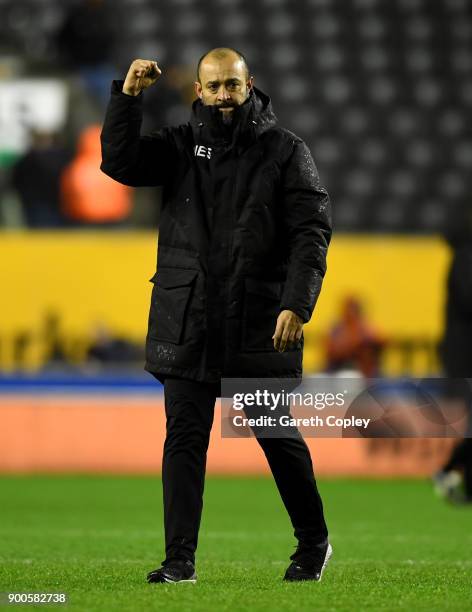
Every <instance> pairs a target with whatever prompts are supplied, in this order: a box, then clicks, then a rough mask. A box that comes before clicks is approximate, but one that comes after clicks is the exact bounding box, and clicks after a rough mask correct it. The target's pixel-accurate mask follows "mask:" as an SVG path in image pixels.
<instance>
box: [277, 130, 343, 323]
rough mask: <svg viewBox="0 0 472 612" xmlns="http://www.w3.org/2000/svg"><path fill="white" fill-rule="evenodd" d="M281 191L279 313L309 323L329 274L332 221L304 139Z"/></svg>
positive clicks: (295, 151)
mask: <svg viewBox="0 0 472 612" xmlns="http://www.w3.org/2000/svg"><path fill="white" fill-rule="evenodd" d="M282 189H283V194H282V198H283V226H284V232H285V235H286V239H287V251H288V271H287V280H286V283H285V287H284V292H283V295H282V301H281V305H280V310H284V309H288V310H292V311H293V312H295V313H296V314H298V315H299V316H300V317H301V318H302V319H303V321H304V323H307V322H308V321H309V320H310V318H311V315H312V313H313V310H314V307H315V304H316V302H317V300H318V296H319V294H320V291H321V284H322V281H323V277H324V275H325V273H326V255H327V251H328V246H329V243H330V240H331V232H332V222H331V202H330V198H329V195H328V192H327V191H326V189H325V188H324V187H322V186H321V185H320V180H319V176H318V170H317V168H316V166H315V163H314V161H313V158H312V156H311V153H310V150H309V149H308V147H307V146H306V144H305V143H304V142H303V141H302V140H297V141H295V143H294V149H293V151H292V154H291V156H290V158H289V159H288V161H287V162H286V164H285V165H284V168H283V175H282Z"/></svg>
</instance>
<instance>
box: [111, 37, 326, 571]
mask: <svg viewBox="0 0 472 612" xmlns="http://www.w3.org/2000/svg"><path fill="white" fill-rule="evenodd" d="M161 73H162V71H161V69H160V67H159V66H158V64H157V62H155V61H153V60H141V59H138V60H135V61H134V62H133V63H132V64H131V66H130V69H129V71H128V74H127V75H126V79H125V80H124V81H114V82H113V84H112V92H111V100H110V103H109V106H108V109H107V114H106V117H105V123H104V126H103V131H102V157H103V160H102V164H101V169H102V170H103V171H104V172H105V173H106V174H108V175H109V176H111V177H112V178H114V179H115V180H117V181H119V182H121V183H123V184H125V185H131V186H133V187H139V186H152V185H161V186H162V187H163V197H162V208H161V214H160V224H159V258H158V263H157V272H156V274H155V275H154V276H153V277H152V279H151V281H152V283H153V289H152V296H151V306H150V311H149V321H148V333H147V338H146V364H145V368H146V370H147V371H149V372H151V373H152V374H153V375H154V376H155V377H156V378H157V379H158V380H159V381H160V382H161V383H162V384H163V385H164V403H165V411H166V439H165V444H164V454H163V462H162V484H163V499H164V528H165V552H166V556H165V559H164V560H163V562H162V566H161V567H159V568H157V569H156V570H153V571H151V572H150V573H149V574H148V577H147V580H148V582H156V583H165V582H195V581H196V571H195V552H196V549H197V541H198V532H199V527H200V519H201V513H202V507H203V490H204V481H205V467H206V453H207V448H208V442H209V437H210V430H211V427H212V423H213V414H214V406H215V401H216V398H217V397H220V396H221V379H222V378H224V377H228V378H229V377H230V378H257V379H259V380H260V379H261V378H265V377H266V378H276V379H281V380H284V381H288V379H294V380H295V382H296V383H298V384H299V382H300V381H301V378H302V358H303V344H304V336H303V326H304V324H306V323H307V322H308V321H309V320H310V318H311V315H312V312H313V309H314V307H315V303H316V301H317V299H318V296H319V293H320V290H321V284H322V280H323V277H324V274H325V272H326V254H327V250H328V245H329V242H330V239H331V213H330V200H329V196H328V193H327V192H326V190H325V189H324V187H322V186H321V185H320V182H319V177H318V172H317V169H316V166H315V164H314V162H313V159H312V156H311V153H310V151H309V149H308V147H307V146H306V145H305V143H304V142H303V141H302V140H301V139H300V138H299V137H298V136H296V135H295V134H293V133H292V132H289V131H288V130H286V129H284V128H282V127H280V126H278V125H277V119H276V117H275V115H274V113H273V111H272V105H271V101H270V98H269V97H268V96H267V95H266V94H265V93H264V92H262V91H261V90H260V89H258V88H256V87H255V86H254V77H253V76H251V75H250V72H249V69H248V66H247V62H246V60H245V58H244V56H243V55H242V54H241V53H240V52H238V51H236V50H235V49H230V48H218V49H213V50H211V51H210V52H208V53H207V54H205V55H204V56H203V57H202V58H201V59H200V61H199V62H198V68H197V80H196V82H195V93H196V96H197V97H196V100H195V101H194V102H193V105H192V112H191V116H190V121H189V123H187V124H185V125H180V126H176V127H165V128H162V129H160V130H158V131H157V132H154V133H152V134H150V135H147V136H141V135H140V126H141V121H142V98H143V90H145V89H146V88H147V87H149V86H151V85H153V84H154V83H155V82H156V81H158V79H159V77H160V76H161ZM284 384H285V383H284ZM286 390H288V389H287V388H286ZM256 439H257V441H258V443H259V444H260V446H261V448H262V450H263V452H264V453H265V456H266V458H267V460H268V463H269V466H270V468H271V471H272V474H273V476H274V479H275V482H276V484H277V487H278V490H279V492H280V495H281V498H282V500H283V503H284V505H285V507H286V509H287V512H288V514H289V516H290V519H291V522H292V525H293V527H294V535H295V537H296V539H297V541H298V545H297V549H296V551H295V553H293V554H292V556H291V557H290V559H291V561H292V562H291V563H290V565H289V567H288V568H287V570H286V572H285V575H284V579H285V580H313V581H318V580H320V579H321V575H322V573H323V570H324V568H325V566H326V564H327V562H328V559H329V557H330V555H331V550H332V549H331V545H330V544H329V541H328V530H327V527H326V523H325V520H324V515H323V505H322V502H321V498H320V495H319V492H318V489H317V485H316V480H315V476H314V473H313V465H312V461H311V457H310V453H309V451H308V448H307V446H306V444H305V441H304V440H303V438H302V436H301V435H300V434H299V432H298V431H296V435H295V436H293V435H292V436H283V435H281V436H280V437H270V438H269V437H262V436H257V434H256ZM231 510H233V511H234V508H233V509H231Z"/></svg>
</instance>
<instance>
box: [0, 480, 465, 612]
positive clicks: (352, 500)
mask: <svg viewBox="0 0 472 612" xmlns="http://www.w3.org/2000/svg"><path fill="white" fill-rule="evenodd" d="M320 490H321V493H322V495H323V499H324V504H325V511H326V517H327V520H328V527H329V528H330V538H331V542H332V544H333V548H334V554H333V557H332V559H331V562H330V564H329V565H328V568H327V569H326V572H325V573H324V575H323V580H322V582H320V583H299V584H296V583H295V584H294V583H284V582H282V580H281V579H282V576H283V572H284V570H285V568H286V566H287V565H288V562H289V561H288V557H289V555H290V554H291V553H292V552H293V551H294V549H295V540H294V538H293V535H292V533H293V530H292V527H291V525H290V523H289V520H288V518H287V516H286V514H285V510H284V508H283V506H282V502H281V501H280V498H279V496H278V493H277V491H276V489H275V485H274V484H273V482H272V480H270V479H266V478H234V479H228V478H208V479H207V483H206V491H205V508H204V514H203V520H202V526H201V531H200V543H199V549H198V553H197V573H198V582H197V584H195V585H193V584H181V585H157V584H155V585H149V584H147V583H146V582H145V576H146V574H147V572H148V571H149V570H151V569H154V568H155V567H156V566H158V565H160V562H161V561H162V559H163V558H164V557H163V533H162V509H161V484H160V479H159V478H158V477H155V478H151V477H89V476H80V477H70V476H67V477H66V476H44V477H43V476H41V477H40V476H38V477H26V476H25V477H1V478H0V591H15V592H19V591H23V592H67V593H68V595H69V603H68V604H67V606H66V608H65V609H67V610H86V611H95V610H97V611H106V610H136V611H145V610H165V611H166V612H167V611H169V612H170V611H174V610H178V611H179V612H180V611H189V612H191V611H193V610H202V611H203V610H205V611H212V610H218V611H224V610H228V611H239V610H248V611H253V610H256V611H259V610H260V611H265V612H267V611H270V610H284V611H286V610H294V611H295V610H297V611H298V610H349V611H357V610H408V611H410V610H441V611H443V610H470V609H472V586H471V585H472V578H471V576H472V558H471V554H470V553H471V550H472V512H471V509H470V508H455V507H451V506H448V505H445V504H444V503H442V502H441V501H440V500H437V499H436V498H435V497H434V496H433V493H432V490H431V486H430V485H429V483H426V482H420V481H418V482H417V481H388V482H387V481H366V480H333V481H322V482H321V483H320ZM49 607H50V606H45V605H42V606H33V605H30V606H15V607H14V608H15V609H18V608H20V609H32V608H40V609H44V608H49ZM55 608H56V609H60V606H55ZM5 609H8V608H5Z"/></svg>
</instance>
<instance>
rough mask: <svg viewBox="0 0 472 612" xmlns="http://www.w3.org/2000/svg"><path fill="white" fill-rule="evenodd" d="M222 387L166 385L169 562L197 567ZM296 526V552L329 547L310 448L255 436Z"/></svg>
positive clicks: (187, 383)
mask: <svg viewBox="0 0 472 612" xmlns="http://www.w3.org/2000/svg"><path fill="white" fill-rule="evenodd" d="M219 396H220V385H219V384H213V383H202V382H197V381H193V380H188V379H178V378H168V379H166V380H165V382H164V401H165V411H166V439H165V443H164V454H163V460H162V486H163V500H164V529H165V547H166V551H165V552H166V559H165V560H164V562H166V561H169V560H170V559H173V558H180V559H190V560H191V561H192V562H193V563H195V552H196V549H197V543H198V532H199V528H200V520H201V515H202V508H203V490H204V483H205V469H206V454H207V449H208V442H209V438H210V430H211V427H212V424H213V415H214V408H215V401H216V398H217V397H219ZM257 441H258V443H259V444H260V446H261V447H262V450H263V451H264V453H265V456H266V458H267V461H268V463H269V466H270V469H271V471H272V474H273V476H274V479H275V482H276V484H277V487H278V490H279V493H280V496H281V498H282V500H283V503H284V505H285V508H286V509H287V512H288V514H289V516H290V519H291V522H292V525H293V527H294V535H295V537H296V538H297V539H298V543H299V545H298V549H299V551H303V550H305V549H308V550H309V549H310V548H313V547H316V546H323V545H325V543H326V541H327V537H328V530H327V527H326V523H325V520H324V515H323V505H322V502H321V497H320V495H319V493H318V488H317V486H316V480H315V476H314V473H313V464H312V461H311V457H310V452H309V450H308V447H307V445H306V443H305V441H304V440H303V438H302V436H301V435H300V436H299V437H297V438H293V437H290V438H262V437H259V438H257Z"/></svg>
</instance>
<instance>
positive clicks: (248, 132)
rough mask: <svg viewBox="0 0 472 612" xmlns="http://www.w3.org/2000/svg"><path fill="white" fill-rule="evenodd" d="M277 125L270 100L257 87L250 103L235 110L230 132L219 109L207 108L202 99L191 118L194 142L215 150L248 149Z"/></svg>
mask: <svg viewBox="0 0 472 612" xmlns="http://www.w3.org/2000/svg"><path fill="white" fill-rule="evenodd" d="M276 123H277V118H276V116H275V115H274V112H273V110H272V103H271V100H270V98H269V96H268V95H266V94H265V93H264V92H262V91H261V90H260V89H258V88H257V87H254V86H253V88H252V90H251V92H250V94H249V96H248V98H247V100H246V101H245V102H243V104H241V105H240V106H237V107H235V109H234V110H233V123H232V129H231V130H229V131H228V130H227V129H226V126H225V125H224V124H223V122H222V121H221V117H220V111H219V109H218V107H217V106H211V105H205V104H203V102H202V101H201V100H200V99H197V100H195V101H194V102H193V104H192V113H191V116H190V125H191V127H192V132H193V137H194V141H195V142H196V143H197V144H203V145H210V144H211V145H213V146H218V145H221V146H225V145H226V146H228V145H230V146H238V147H239V146H248V145H250V144H251V143H252V142H253V141H254V140H256V139H257V138H258V136H259V135H260V134H262V132H265V131H266V130H268V129H270V128H271V127H273V126H274V125H275V124H276Z"/></svg>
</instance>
